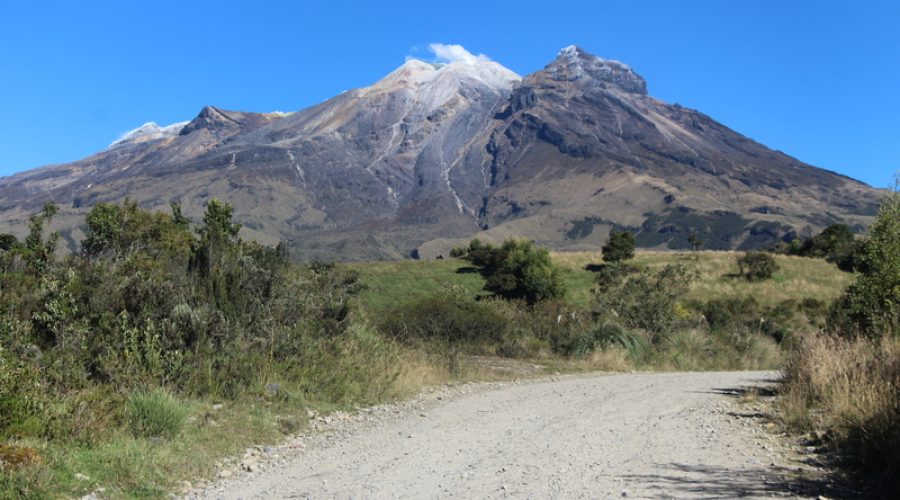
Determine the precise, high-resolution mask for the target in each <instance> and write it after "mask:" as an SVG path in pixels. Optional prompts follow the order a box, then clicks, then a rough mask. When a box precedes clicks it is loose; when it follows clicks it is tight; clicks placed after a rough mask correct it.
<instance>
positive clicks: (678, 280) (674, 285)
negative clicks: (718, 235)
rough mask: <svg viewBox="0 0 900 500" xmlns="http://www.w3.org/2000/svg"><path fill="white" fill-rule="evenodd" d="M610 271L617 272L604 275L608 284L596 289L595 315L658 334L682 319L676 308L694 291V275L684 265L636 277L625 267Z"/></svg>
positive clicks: (640, 273)
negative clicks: (682, 299)
mask: <svg viewBox="0 0 900 500" xmlns="http://www.w3.org/2000/svg"><path fill="white" fill-rule="evenodd" d="M610 269H613V270H611V271H610V273H609V274H607V275H604V277H603V279H604V283H602V284H599V286H598V287H597V289H596V299H595V301H594V314H595V315H596V316H597V317H598V318H599V319H600V320H601V321H611V322H618V323H622V324H623V325H625V326H626V327H630V328H641V329H644V330H647V331H649V332H652V333H655V334H658V333H662V332H665V331H666V330H669V329H670V328H672V327H673V326H674V324H675V322H676V321H677V320H678V319H679V314H678V309H677V307H676V305H677V304H678V300H679V299H680V298H681V297H683V296H684V295H685V294H686V293H687V292H688V290H689V289H690V284H691V281H693V279H694V277H695V274H694V273H692V272H690V271H688V269H687V268H686V267H685V266H683V265H680V264H678V265H668V266H666V267H665V268H663V269H662V270H660V271H650V270H643V271H639V272H637V273H633V274H629V272H628V270H627V268H624V267H619V268H610ZM615 269H618V271H615ZM617 273H618V274H617Z"/></svg>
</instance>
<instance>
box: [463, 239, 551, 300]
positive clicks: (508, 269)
mask: <svg viewBox="0 0 900 500" xmlns="http://www.w3.org/2000/svg"><path fill="white" fill-rule="evenodd" d="M465 258H466V259H468V260H469V261H470V262H472V264H473V265H475V266H477V267H479V268H480V271H481V274H482V275H484V277H485V278H486V281H485V285H484V288H485V290H487V291H489V292H492V293H494V294H496V295H498V296H500V297H503V298H507V299H525V300H526V301H527V302H528V303H529V304H534V303H536V302H538V301H541V300H544V299H550V298H559V297H562V296H563V295H564V294H565V287H564V285H563V282H562V279H561V278H560V275H559V270H558V269H557V267H556V266H555V265H554V264H553V262H552V261H551V260H550V253H549V252H548V251H547V250H546V249H543V248H537V247H535V245H534V243H533V242H531V241H525V240H512V239H510V240H507V241H505V242H503V245H501V246H500V247H494V246H493V245H490V244H487V245H485V244H482V243H481V242H480V241H479V240H477V239H475V240H472V242H471V243H470V244H469V249H468V252H467V253H466V257H465Z"/></svg>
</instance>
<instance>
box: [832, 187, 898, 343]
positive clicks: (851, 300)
mask: <svg viewBox="0 0 900 500" xmlns="http://www.w3.org/2000/svg"><path fill="white" fill-rule="evenodd" d="M898 188H900V179H898V181H897V183H896V184H895V185H894V188H893V190H891V192H890V193H888V194H887V195H886V196H885V198H884V200H883V201H882V203H881V208H880V209H879V211H878V216H877V217H876V219H875V223H874V224H872V226H871V227H870V228H869V239H868V241H867V242H866V244H865V246H864V247H863V248H864V249H863V252H862V257H861V258H860V260H861V261H862V262H861V265H860V266H859V267H860V274H859V276H858V277H857V279H856V281H855V282H854V283H853V284H851V285H850V286H849V287H847V290H846V292H844V295H843V296H842V297H841V298H840V299H839V300H838V301H837V303H836V304H835V307H834V310H833V311H832V317H831V321H830V323H829V324H830V327H831V328H832V329H833V330H839V331H841V332H842V333H845V334H862V335H866V336H869V337H875V336H881V335H900V192H898Z"/></svg>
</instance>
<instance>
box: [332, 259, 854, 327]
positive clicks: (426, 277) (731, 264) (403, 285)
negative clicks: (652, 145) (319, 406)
mask: <svg viewBox="0 0 900 500" xmlns="http://www.w3.org/2000/svg"><path fill="white" fill-rule="evenodd" d="M738 255H740V254H739V253H737V252H716V251H705V252H699V253H698V254H697V255H695V254H692V253H690V252H653V251H639V252H637V253H636V255H635V258H634V259H633V260H632V261H631V263H632V264H633V265H635V266H639V267H650V268H661V267H663V266H665V265H666V264H674V263H681V264H684V265H685V266H687V267H688V268H689V269H692V270H695V271H697V273H698V275H699V278H698V280H697V281H696V282H694V284H693V286H692V287H691V291H690V293H689V294H688V296H687V297H685V301H686V302H690V301H694V300H697V301H706V300H709V299H715V298H732V297H748V296H753V297H755V298H756V300H757V301H758V302H759V303H760V305H762V306H764V307H765V306H773V305H776V304H778V303H780V302H782V301H785V300H788V299H794V300H802V299H805V298H812V299H818V300H822V301H825V302H830V301H831V300H833V299H835V298H836V297H837V296H838V295H840V293H841V291H842V290H843V289H844V288H845V287H846V286H847V285H848V284H850V283H851V282H852V281H853V275H852V274H849V273H845V272H842V271H840V270H839V269H838V268H837V267H836V266H835V265H834V264H830V263H828V262H825V261H824V260H822V259H810V258H805V257H793V256H785V255H776V256H775V259H776V261H777V262H778V266H779V268H780V269H779V271H778V272H777V273H776V274H775V275H774V276H773V277H772V279H770V280H764V281H759V282H748V281H747V280H745V279H741V278H739V277H736V274H737V272H738V266H737V262H736V256H738ZM552 257H553V261H554V262H555V263H557V264H558V265H559V266H560V268H561V269H562V273H563V280H564V281H565V283H566V297H565V300H566V301H567V302H569V303H570V304H572V305H576V306H585V305H588V304H589V303H590V301H591V287H592V285H593V280H594V273H593V272H591V271H588V270H587V269H586V267H587V266H588V265H590V264H600V263H602V262H603V259H602V257H601V254H600V253H598V252H555V253H553V254H552ZM348 266H349V267H351V268H352V269H355V270H356V271H358V272H359V273H360V276H361V280H362V282H363V283H364V284H365V285H366V286H367V287H368V288H367V289H366V290H365V291H364V292H363V293H362V297H361V303H362V306H363V308H364V310H366V311H367V312H369V313H374V314H378V313H380V312H384V311H386V310H387V309H390V308H391V307H392V306H393V305H396V304H402V303H406V302H408V301H410V300H412V299H416V298H420V297H426V296H429V295H430V294H432V293H434V292H435V290H437V289H438V287H440V286H441V285H442V284H448V283H449V284H458V285H461V286H463V287H465V288H466V289H467V290H469V291H470V292H471V293H472V295H478V294H480V293H484V292H483V291H482V290H481V288H482V287H483V286H484V280H483V278H482V277H481V276H480V275H479V274H478V273H475V272H471V266H470V264H469V263H468V262H466V261H463V260H459V259H445V260H434V261H394V262H368V263H354V264H348Z"/></svg>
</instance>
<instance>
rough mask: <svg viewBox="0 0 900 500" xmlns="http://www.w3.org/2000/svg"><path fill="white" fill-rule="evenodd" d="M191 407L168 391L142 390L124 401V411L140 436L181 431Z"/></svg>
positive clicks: (171, 435) (173, 434)
mask: <svg viewBox="0 0 900 500" xmlns="http://www.w3.org/2000/svg"><path fill="white" fill-rule="evenodd" d="M187 414H188V409H187V407H186V406H185V405H183V404H182V403H181V402H180V401H178V399H177V398H176V397H175V396H173V395H172V394H171V393H170V392H169V391H166V390H163V389H153V390H149V391H148V390H140V391H136V392H134V393H132V394H131V395H130V396H129V397H128V399H127V400H126V401H125V415H126V417H127V419H128V426H129V428H130V429H131V432H132V433H133V434H134V435H135V436H137V437H165V438H173V437H175V436H177V435H178V434H179V433H181V430H182V428H184V422H185V420H187Z"/></svg>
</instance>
